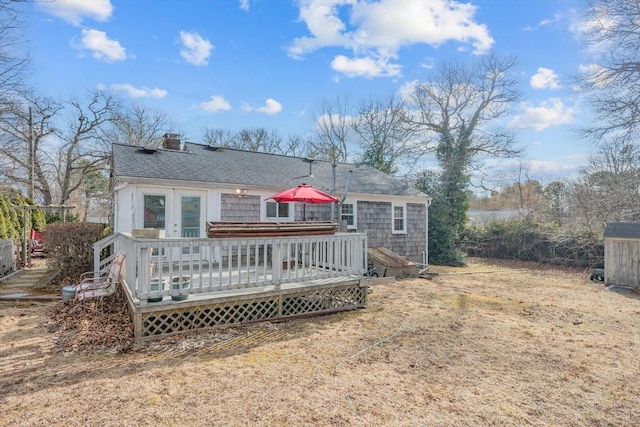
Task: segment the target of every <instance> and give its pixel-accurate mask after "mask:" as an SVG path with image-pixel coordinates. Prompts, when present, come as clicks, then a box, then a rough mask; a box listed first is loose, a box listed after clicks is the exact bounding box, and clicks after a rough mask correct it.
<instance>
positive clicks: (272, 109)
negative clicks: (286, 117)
mask: <svg viewBox="0 0 640 427" xmlns="http://www.w3.org/2000/svg"><path fill="white" fill-rule="evenodd" d="M256 111H257V112H259V113H264V114H267V115H269V116H273V115H274V114H278V113H279V112H280V111H282V104H280V103H279V102H278V101H276V100H275V99H273V98H269V99H267V100H266V101H265V105H264V106H263V107H258V108H256Z"/></svg>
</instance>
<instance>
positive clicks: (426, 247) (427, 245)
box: [423, 198, 433, 269]
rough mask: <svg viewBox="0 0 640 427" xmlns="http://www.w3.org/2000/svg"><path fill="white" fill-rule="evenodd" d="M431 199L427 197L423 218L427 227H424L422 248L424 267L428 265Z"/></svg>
mask: <svg viewBox="0 0 640 427" xmlns="http://www.w3.org/2000/svg"><path fill="white" fill-rule="evenodd" d="M432 201H433V199H432V198H428V199H427V213H426V218H425V219H426V221H425V222H426V225H427V227H426V229H425V231H424V233H425V237H426V239H425V240H426V245H425V248H424V260H423V263H424V268H425V269H426V268H428V267H429V206H431V202H432Z"/></svg>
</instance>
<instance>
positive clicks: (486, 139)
mask: <svg viewBox="0 0 640 427" xmlns="http://www.w3.org/2000/svg"><path fill="white" fill-rule="evenodd" d="M515 64H516V60H515V59H514V58H501V57H498V56H495V55H490V56H488V57H485V58H483V59H481V60H480V61H479V62H478V63H477V64H476V65H475V66H474V67H468V66H465V65H461V64H456V63H448V64H444V65H443V66H441V67H440V69H439V70H438V71H437V72H436V73H435V74H434V76H433V77H432V78H431V79H429V80H427V81H425V82H421V83H418V84H416V86H415V90H414V91H413V93H412V94H411V101H412V102H413V104H414V106H415V108H416V112H415V117H414V119H413V120H414V123H415V124H416V125H418V126H420V129H421V131H422V132H423V141H424V142H423V144H424V145H425V148H426V149H430V150H433V151H435V153H436V157H437V160H438V163H439V165H440V168H441V175H440V181H441V183H442V194H443V197H445V199H446V200H447V203H448V204H449V211H450V215H449V217H448V222H449V225H450V226H452V227H454V228H457V229H459V228H461V227H462V226H463V224H464V221H465V217H466V209H467V206H468V199H467V195H466V192H465V188H466V187H467V185H468V182H469V172H470V170H472V168H474V167H478V165H479V164H480V160H481V159H482V158H486V157H514V156H517V155H519V154H520V151H519V150H518V148H517V147H516V146H515V141H514V136H513V134H512V133H511V132H509V131H507V130H505V129H502V128H499V127H497V126H496V122H497V121H499V120H500V119H502V118H504V117H505V116H507V115H508V113H509V109H510V107H511V105H512V104H513V103H514V102H515V101H516V100H517V99H518V96H519V94H518V92H517V90H516V84H517V82H516V80H514V79H513V78H512V75H511V73H512V71H513V68H514V67H515Z"/></svg>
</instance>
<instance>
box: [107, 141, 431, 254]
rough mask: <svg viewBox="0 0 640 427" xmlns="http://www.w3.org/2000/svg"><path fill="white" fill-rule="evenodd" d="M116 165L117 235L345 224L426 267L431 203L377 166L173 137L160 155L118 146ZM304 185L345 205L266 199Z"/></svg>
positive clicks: (187, 234) (201, 234) (196, 233)
mask: <svg viewBox="0 0 640 427" xmlns="http://www.w3.org/2000/svg"><path fill="white" fill-rule="evenodd" d="M112 162H113V164H112V188H113V192H114V193H113V194H114V224H113V225H114V232H115V233H131V232H132V231H133V230H135V229H148V228H151V229H157V230H162V234H163V235H164V236H165V237H194V238H195V237H206V231H207V230H206V223H207V222H208V221H212V222H213V221H229V222H269V221H272V222H286V221H302V220H313V221H339V222H341V223H342V225H343V227H344V228H346V230H347V231H354V232H360V233H366V235H367V239H368V246H369V247H378V246H384V247H386V248H387V249H389V250H391V251H393V252H395V253H397V254H399V255H402V256H405V257H407V258H409V259H411V260H414V261H417V262H419V263H425V264H426V262H427V260H426V254H427V238H428V236H427V221H428V218H427V214H428V207H429V203H430V198H429V197H428V196H427V195H426V194H424V193H422V192H420V191H418V190H416V189H415V188H413V187H411V186H410V185H409V184H407V183H405V182H403V181H401V180H399V179H397V178H394V177H392V176H390V175H387V174H385V173H382V172H380V171H378V170H376V169H375V168H373V167H371V166H367V165H354V164H343V163H339V164H336V165H334V164H332V163H331V162H328V161H322V160H313V159H307V158H301V157H290V156H283V155H276V154H267V153H259V152H251V151H244V150H238V149H232V148H223V147H214V146H207V145H201V144H195V143H189V142H182V141H180V140H179V136H178V135H175V134H166V135H165V137H164V139H163V144H162V147H161V148H158V149H147V148H143V147H139V146H132V145H122V144H114V145H113V158H112ZM303 183H306V184H310V185H313V186H314V187H316V188H318V189H321V190H323V191H325V192H330V193H334V194H335V195H336V196H337V197H338V198H340V199H341V200H342V203H341V204H340V205H336V204H333V203H332V204H329V205H326V204H318V205H310V204H306V205H305V204H302V203H276V202H275V201H273V200H270V199H269V197H270V196H272V195H273V194H275V193H276V192H279V191H282V190H285V189H287V188H291V187H295V186H296V185H299V184H303ZM333 189H335V192H334V191H333ZM303 216H304V217H303Z"/></svg>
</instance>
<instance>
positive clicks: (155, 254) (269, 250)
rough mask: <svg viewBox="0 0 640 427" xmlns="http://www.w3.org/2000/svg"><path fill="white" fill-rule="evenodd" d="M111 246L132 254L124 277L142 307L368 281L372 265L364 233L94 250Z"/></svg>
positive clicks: (116, 241)
mask: <svg viewBox="0 0 640 427" xmlns="http://www.w3.org/2000/svg"><path fill="white" fill-rule="evenodd" d="M101 242H104V243H105V244H101ZM107 244H108V245H113V248H112V251H119V252H123V253H124V254H125V255H126V259H125V265H124V268H123V278H124V281H125V283H126V285H127V286H128V287H129V290H130V291H131V292H130V293H131V295H132V296H133V297H134V299H135V300H137V302H138V303H140V304H142V305H144V304H146V303H147V302H157V301H161V300H163V299H166V300H169V299H170V298H168V297H171V299H174V300H181V299H185V298H187V296H188V295H190V294H219V293H221V292H224V291H230V290H235V289H248V288H259V287H264V286H272V287H273V288H274V289H278V288H279V286H280V285H281V284H284V283H292V282H297V283H304V282H307V281H312V280H316V279H323V278H330V277H347V276H354V275H355V276H362V275H363V274H364V272H365V270H366V265H367V259H366V253H367V252H366V248H367V238H366V234H361V233H336V234H333V235H321V236H291V237H255V238H182V239H143V238H132V237H129V236H126V235H123V234H117V235H115V236H110V237H109V238H106V239H103V240H102V241H100V242H97V243H96V244H95V245H94V251H95V252H96V253H99V252H100V251H101V250H103V249H104V247H105V246H106V245H107ZM96 259H98V258H96ZM97 262H99V261H97ZM100 267H102V265H101V266H100Z"/></svg>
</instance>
